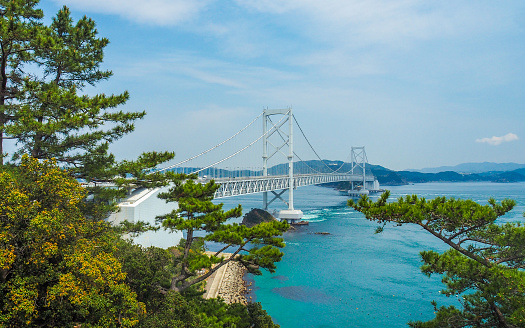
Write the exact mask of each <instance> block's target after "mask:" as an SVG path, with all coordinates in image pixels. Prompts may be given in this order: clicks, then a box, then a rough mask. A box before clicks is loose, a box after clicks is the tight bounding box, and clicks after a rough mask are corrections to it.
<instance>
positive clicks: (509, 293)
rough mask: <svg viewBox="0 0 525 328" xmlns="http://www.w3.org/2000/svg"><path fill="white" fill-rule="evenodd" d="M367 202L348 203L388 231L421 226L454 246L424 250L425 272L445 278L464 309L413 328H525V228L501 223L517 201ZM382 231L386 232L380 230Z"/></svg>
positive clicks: (440, 311)
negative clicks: (387, 226) (395, 227)
mask: <svg viewBox="0 0 525 328" xmlns="http://www.w3.org/2000/svg"><path fill="white" fill-rule="evenodd" d="M388 196H389V193H388V192H386V193H385V194H383V195H382V196H381V197H380V199H379V200H378V201H377V202H375V203H374V202H372V201H371V200H370V199H369V198H368V197H363V198H361V199H360V200H359V202H358V203H355V202H354V201H353V200H350V201H349V202H348V203H349V205H350V206H352V207H353V208H354V209H356V210H358V211H360V212H363V213H364V214H365V216H366V218H367V219H369V220H373V221H376V222H378V223H380V224H382V225H383V226H384V225H385V224H387V223H393V224H395V225H403V224H416V225H418V226H420V227H422V228H423V229H424V230H426V231H427V232H429V233H431V234H432V235H433V236H435V237H437V238H438V239H440V240H442V241H443V242H444V243H446V244H447V245H449V246H450V249H449V250H447V251H445V252H443V253H441V254H440V253H437V252H435V251H423V252H421V257H422V260H423V263H424V264H423V266H422V267H421V271H422V272H423V273H425V274H426V275H428V276H430V275H432V274H441V275H443V278H442V281H443V283H444V284H445V286H446V288H445V289H444V290H443V291H442V293H443V294H445V295H447V296H457V297H458V300H459V301H460V303H461V304H462V309H457V308H455V307H453V306H450V307H440V308H437V305H436V304H435V303H433V304H434V306H435V307H436V309H435V310H436V317H435V318H434V319H433V320H431V321H428V322H413V323H410V325H411V326H412V327H525V272H524V271H523V269H524V268H525V227H523V226H522V225H521V224H520V223H506V224H497V223H496V220H497V219H498V218H499V217H501V216H502V215H504V214H505V213H507V212H508V211H510V210H511V209H512V208H513V207H514V205H515V202H514V201H512V200H503V201H502V202H501V203H499V204H498V203H496V201H495V200H494V199H490V200H489V201H488V203H489V204H488V205H480V204H478V203H476V202H474V201H472V200H461V199H453V198H449V199H446V198H445V197H437V198H435V199H433V200H429V201H427V200H426V199H424V198H419V197H417V196H415V195H412V196H406V197H404V198H399V199H398V200H397V201H396V202H392V203H387V198H388ZM381 228H382V227H381Z"/></svg>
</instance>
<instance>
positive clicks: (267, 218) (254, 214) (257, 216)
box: [241, 208, 277, 228]
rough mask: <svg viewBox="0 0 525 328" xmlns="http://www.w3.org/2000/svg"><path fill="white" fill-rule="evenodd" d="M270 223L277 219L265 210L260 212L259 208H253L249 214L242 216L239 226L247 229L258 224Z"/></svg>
mask: <svg viewBox="0 0 525 328" xmlns="http://www.w3.org/2000/svg"><path fill="white" fill-rule="evenodd" d="M271 221H277V219H276V218H274V217H273V215H271V214H270V213H268V212H267V211H265V210H262V209H260V208H254V209H252V210H251V211H250V212H248V213H246V215H244V218H243V219H242V223H241V224H243V225H245V226H247V227H248V228H252V227H254V226H256V225H258V224H259V223H262V222H271Z"/></svg>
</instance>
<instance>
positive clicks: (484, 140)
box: [476, 133, 519, 146]
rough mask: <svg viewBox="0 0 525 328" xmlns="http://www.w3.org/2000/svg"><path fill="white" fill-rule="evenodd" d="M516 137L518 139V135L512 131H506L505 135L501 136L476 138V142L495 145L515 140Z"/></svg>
mask: <svg viewBox="0 0 525 328" xmlns="http://www.w3.org/2000/svg"><path fill="white" fill-rule="evenodd" d="M518 139H519V138H518V136H517V135H515V134H514V133H507V134H506V135H504V136H501V137H496V136H494V137H492V138H481V139H476V142H479V143H488V144H489V145H493V146H497V145H499V144H501V143H503V142H509V141H515V140H518Z"/></svg>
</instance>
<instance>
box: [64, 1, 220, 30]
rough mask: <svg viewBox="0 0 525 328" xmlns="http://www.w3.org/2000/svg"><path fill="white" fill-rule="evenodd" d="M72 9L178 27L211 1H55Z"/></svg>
mask: <svg viewBox="0 0 525 328" xmlns="http://www.w3.org/2000/svg"><path fill="white" fill-rule="evenodd" d="M55 2H58V3H60V4H65V5H67V6H69V7H71V8H74V9H78V10H84V11H90V12H97V13H103V14H113V15H118V16H121V17H123V18H126V19H129V20H133V21H138V22H141V23H148V24H153V25H164V26H170V25H177V24H179V23H181V22H183V21H187V20H190V19H192V18H194V17H195V16H196V15H197V14H198V13H199V12H200V11H201V10H203V9H204V7H206V5H207V4H208V3H209V2H210V1H209V0H148V1H144V0H89V1H86V0H55Z"/></svg>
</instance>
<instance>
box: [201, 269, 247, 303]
mask: <svg viewBox="0 0 525 328" xmlns="http://www.w3.org/2000/svg"><path fill="white" fill-rule="evenodd" d="M246 275H247V273H246V268H245V267H244V266H243V265H242V264H240V263H238V262H234V261H232V262H228V263H227V264H225V265H223V266H222V267H221V268H220V269H219V270H217V271H216V272H215V273H214V274H212V275H211V276H210V277H209V278H208V279H207V280H206V287H205V289H206V292H205V293H204V295H203V297H204V298H206V299H209V298H217V297H220V298H222V299H223V300H224V302H225V303H227V304H232V303H241V304H243V305H247V304H248V300H249V299H250V301H251V299H252V297H253V296H252V295H248V294H247V293H248V291H249V290H250V291H251V289H249V287H250V286H251V285H252V284H253V282H248V281H247V280H245V276H246Z"/></svg>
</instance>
